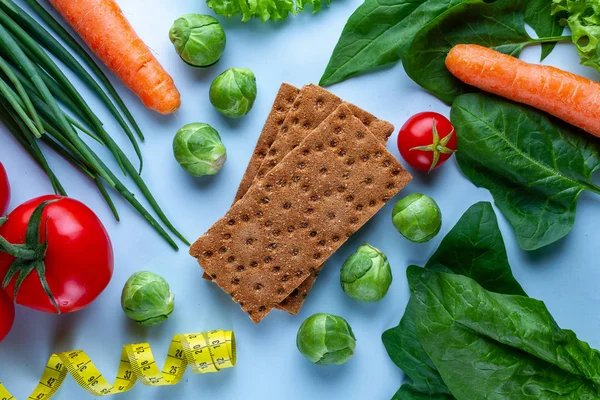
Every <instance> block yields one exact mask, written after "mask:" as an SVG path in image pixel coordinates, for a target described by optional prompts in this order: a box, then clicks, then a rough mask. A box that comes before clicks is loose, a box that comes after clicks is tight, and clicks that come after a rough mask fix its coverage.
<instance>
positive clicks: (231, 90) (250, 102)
mask: <svg viewBox="0 0 600 400" xmlns="http://www.w3.org/2000/svg"><path fill="white" fill-rule="evenodd" d="M256 91H257V89H256V77H255V76H254V73H253V72H252V71H250V70H249V69H247V68H229V69H228V70H227V71H225V72H223V73H222V74H221V75H219V76H217V77H216V78H215V79H214V80H213V81H212V83H211V85H210V91H209V98H210V102H211V103H212V105H213V106H214V107H215V108H216V109H217V111H219V112H220V113H221V114H223V115H225V116H227V117H230V118H241V117H243V116H244V115H246V114H248V113H249V112H250V110H251V109H252V106H254V101H255V100H256Z"/></svg>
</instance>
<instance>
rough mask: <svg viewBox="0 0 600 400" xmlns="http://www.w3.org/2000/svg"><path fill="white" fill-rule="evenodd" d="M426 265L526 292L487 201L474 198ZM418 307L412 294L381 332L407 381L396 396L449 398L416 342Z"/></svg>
mask: <svg viewBox="0 0 600 400" xmlns="http://www.w3.org/2000/svg"><path fill="white" fill-rule="evenodd" d="M426 268H429V269H433V270H438V271H446V272H453V273H456V274H464V275H467V276H469V277H472V278H474V279H476V280H477V281H479V282H480V283H482V284H483V285H485V287H486V288H488V289H489V290H493V291H496V292H499V293H506V294H520V295H524V294H525V292H524V291H523V289H522V288H521V285H519V283H518V282H517V281H516V280H515V278H514V276H513V274H512V272H511V270H510V265H509V264H508V259H507V256H506V248H505V247H504V240H503V239H502V234H501V233H500V229H499V228H498V221H497V219H496V214H495V213H494V210H493V208H492V205H491V204H490V203H487V202H479V203H477V204H475V205H473V206H471V207H470V208H469V209H468V210H467V211H466V212H465V214H464V215H463V216H462V217H461V218H460V220H459V221H458V222H457V223H456V225H455V226H454V228H452V230H450V232H448V234H447V235H446V237H445V238H444V239H443V240H442V242H441V244H440V246H439V248H438V249H437V251H436V252H435V253H434V255H433V256H432V257H431V259H430V260H429V262H428V263H427V265H426ZM418 307H419V305H418V303H417V301H416V299H415V298H413V297H411V299H410V301H409V303H408V306H407V308H406V312H405V313H404V316H403V317H402V320H401V321H400V324H399V325H398V326H397V327H395V328H392V329H389V330H387V331H386V332H384V333H383V336H382V340H383V344H384V346H385V348H386V350H387V352H388V354H389V356H390V358H391V359H392V361H393V362H394V363H395V364H396V365H397V366H398V367H399V368H400V369H402V370H403V371H404V372H405V373H406V375H407V376H408V377H409V378H410V379H411V381H412V383H411V384H405V385H403V386H402V388H400V391H399V392H398V393H397V394H396V397H395V398H397V399H421V398H423V399H427V398H430V399H453V396H452V395H451V393H450V392H449V390H448V388H447V387H446V384H445V383H444V381H443V380H442V378H441V376H440V374H439V372H438V371H437V369H436V367H435V366H434V364H433V362H432V361H431V360H430V358H429V356H428V355H427V353H426V352H425V350H424V349H423V347H421V344H420V343H419V339H418V337H417V331H416V326H415V321H417V319H416V318H417V316H416V313H417V311H418V310H417V308H418ZM423 396H425V397H423ZM427 396H429V397H427Z"/></svg>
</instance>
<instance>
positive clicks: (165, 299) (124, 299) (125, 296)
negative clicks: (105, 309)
mask: <svg viewBox="0 0 600 400" xmlns="http://www.w3.org/2000/svg"><path fill="white" fill-rule="evenodd" d="M121 307H122V308H123V311H125V314H126V315H127V316H128V317H129V318H131V319H132V320H134V321H135V322H137V323H138V324H140V325H143V326H152V325H158V324H161V323H163V322H165V321H166V320H167V319H168V318H169V316H171V313H172V312H173V307H175V295H174V294H173V293H171V290H170V289H169V284H168V283H167V281H165V280H164V279H163V278H162V277H161V276H159V275H156V274H155V273H153V272H148V271H141V272H136V273H135V274H133V275H131V277H130V278H129V279H128V280H127V282H126V283H125V287H123V293H122V294H121Z"/></svg>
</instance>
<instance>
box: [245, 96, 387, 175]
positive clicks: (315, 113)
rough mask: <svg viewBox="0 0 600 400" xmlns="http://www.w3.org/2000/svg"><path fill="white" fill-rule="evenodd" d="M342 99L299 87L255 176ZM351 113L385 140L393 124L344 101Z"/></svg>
mask: <svg viewBox="0 0 600 400" xmlns="http://www.w3.org/2000/svg"><path fill="white" fill-rule="evenodd" d="M342 102H343V101H342V99H340V98H339V97H337V96H336V95H334V94H333V93H331V92H329V91H327V90H325V89H323V88H322V87H320V86H316V85H307V86H304V87H303V88H302V90H301V91H300V94H299V95H298V97H297V98H296V101H295V102H294V105H293V106H292V108H291V110H290V111H289V112H288V113H287V115H286V117H285V120H284V122H283V124H282V125H281V127H280V129H279V134H278V135H277V136H276V138H275V141H274V142H273V144H272V145H271V148H270V149H269V152H268V153H267V156H266V157H265V158H264V160H263V162H262V164H261V166H260V168H259V170H258V172H257V174H256V179H255V181H257V180H261V179H262V178H263V177H264V176H265V174H266V173H267V172H269V171H270V170H271V169H272V168H273V167H275V166H276V165H277V164H278V163H279V162H280V161H281V160H283V159H284V158H285V156H286V155H287V154H288V153H289V152H290V151H292V150H293V149H294V148H296V146H298V145H299V144H300V142H302V141H303V140H304V138H306V136H307V135H308V134H309V133H311V132H312V130H313V129H315V128H316V127H317V126H318V125H319V124H320V123H321V122H323V121H324V120H325V118H327V117H328V116H329V115H330V114H331V113H332V112H334V111H335V110H336V109H337V108H338V106H339V105H340V104H342ZM346 104H347V105H348V107H350V110H351V111H352V113H353V114H354V115H355V116H356V117H357V118H358V119H359V120H360V121H361V122H362V123H363V124H364V125H365V126H366V127H367V128H369V129H370V130H371V133H373V135H375V136H376V137H377V138H379V139H380V140H382V141H383V142H384V143H387V139H388V138H389V137H390V135H391V134H392V132H393V130H394V126H393V125H392V124H390V123H389V122H387V121H382V120H380V119H377V118H376V117H375V116H373V115H372V114H370V113H368V112H366V111H365V110H363V109H361V108H360V107H357V106H355V105H353V104H350V103H346Z"/></svg>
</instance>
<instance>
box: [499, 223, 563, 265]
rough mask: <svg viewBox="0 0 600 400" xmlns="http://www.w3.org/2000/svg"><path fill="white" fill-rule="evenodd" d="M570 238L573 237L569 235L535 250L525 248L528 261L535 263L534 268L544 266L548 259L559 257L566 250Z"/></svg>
mask: <svg viewBox="0 0 600 400" xmlns="http://www.w3.org/2000/svg"><path fill="white" fill-rule="evenodd" d="M511 233H512V232H511ZM570 240H571V237H570V236H569V235H567V236H566V237H564V238H562V239H560V240H559V241H557V242H554V243H552V244H550V245H548V246H545V247H542V248H541V249H537V250H533V251H524V250H523V251H524V252H525V258H526V259H527V261H529V262H530V263H532V264H533V265H532V268H544V266H545V264H544V262H545V261H547V260H552V259H554V258H556V257H558V255H559V254H561V253H562V252H564V251H565V248H566V247H568V246H569V241H570ZM517 247H518V245H517Z"/></svg>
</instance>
